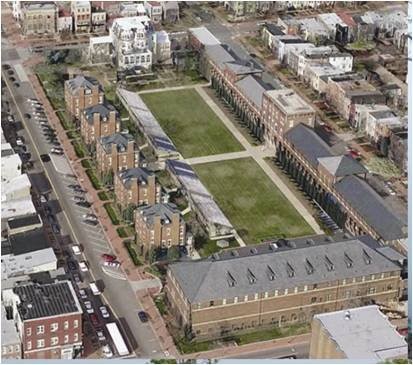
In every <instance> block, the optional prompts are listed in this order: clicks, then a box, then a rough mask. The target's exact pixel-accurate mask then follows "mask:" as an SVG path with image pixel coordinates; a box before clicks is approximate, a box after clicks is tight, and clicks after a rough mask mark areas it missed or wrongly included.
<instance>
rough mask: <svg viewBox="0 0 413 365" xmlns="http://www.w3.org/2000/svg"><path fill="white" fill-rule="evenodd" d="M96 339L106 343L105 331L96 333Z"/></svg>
mask: <svg viewBox="0 0 413 365" xmlns="http://www.w3.org/2000/svg"><path fill="white" fill-rule="evenodd" d="M96 337H97V338H98V340H99V341H101V342H104V341H106V336H105V335H104V333H103V331H102V330H101V329H99V330H97V331H96Z"/></svg>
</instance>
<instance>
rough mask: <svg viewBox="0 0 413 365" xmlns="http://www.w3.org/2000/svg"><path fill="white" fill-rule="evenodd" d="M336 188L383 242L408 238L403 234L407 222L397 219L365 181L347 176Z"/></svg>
mask: <svg viewBox="0 0 413 365" xmlns="http://www.w3.org/2000/svg"><path fill="white" fill-rule="evenodd" d="M335 188H336V190H337V192H338V193H339V194H341V195H342V196H343V198H344V199H345V200H346V201H347V202H348V203H349V204H350V205H351V206H352V208H353V209H355V210H356V211H357V212H358V213H359V214H360V216H361V217H363V219H364V220H365V221H366V222H367V224H368V225H369V226H370V227H372V228H373V229H374V230H375V231H376V232H377V233H378V234H379V235H380V236H381V238H382V239H383V240H385V241H391V240H396V239H401V238H405V237H406V236H407V234H406V233H405V232H403V227H405V226H406V222H402V221H401V220H400V219H399V218H397V217H396V215H395V214H394V213H393V212H392V211H391V210H390V209H389V208H388V207H387V205H386V204H385V202H384V200H383V199H382V198H381V197H380V196H379V195H378V194H377V193H376V191H375V190H374V189H373V188H372V187H371V186H370V185H369V184H368V183H367V182H366V181H365V180H363V179H360V178H358V177H356V176H346V177H344V178H343V179H342V180H340V181H339V182H337V183H336V184H335Z"/></svg>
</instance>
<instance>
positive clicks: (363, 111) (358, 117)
mask: <svg viewBox="0 0 413 365" xmlns="http://www.w3.org/2000/svg"><path fill="white" fill-rule="evenodd" d="M379 111H381V112H391V109H390V108H389V107H388V106H387V105H385V104H356V105H355V109H354V115H353V119H352V123H351V124H352V125H353V127H354V128H355V129H357V131H361V132H366V128H367V117H368V116H369V115H370V113H374V112H379Z"/></svg>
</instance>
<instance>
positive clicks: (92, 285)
mask: <svg viewBox="0 0 413 365" xmlns="http://www.w3.org/2000/svg"><path fill="white" fill-rule="evenodd" d="M89 287H90V290H91V291H92V293H93V295H100V294H101V292H100V290H99V288H98V286H97V285H96V283H95V282H93V283H90V284H89Z"/></svg>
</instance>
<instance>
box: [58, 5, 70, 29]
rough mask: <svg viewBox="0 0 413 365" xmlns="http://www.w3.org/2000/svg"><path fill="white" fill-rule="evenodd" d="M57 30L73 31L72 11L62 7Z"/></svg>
mask: <svg viewBox="0 0 413 365" xmlns="http://www.w3.org/2000/svg"><path fill="white" fill-rule="evenodd" d="M57 31H58V32H59V33H62V32H65V33H71V32H72V31H73V18H72V15H71V14H70V11H68V10H67V9H65V8H64V7H61V8H60V9H59V16H58V18H57Z"/></svg>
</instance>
